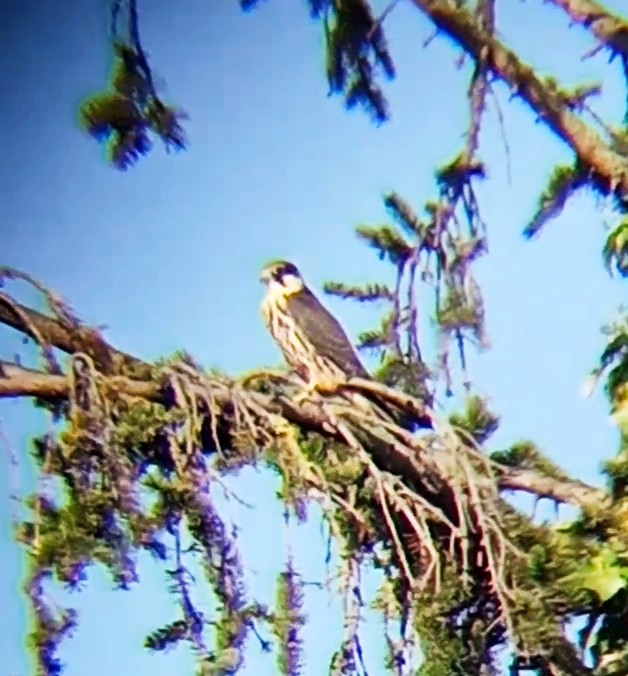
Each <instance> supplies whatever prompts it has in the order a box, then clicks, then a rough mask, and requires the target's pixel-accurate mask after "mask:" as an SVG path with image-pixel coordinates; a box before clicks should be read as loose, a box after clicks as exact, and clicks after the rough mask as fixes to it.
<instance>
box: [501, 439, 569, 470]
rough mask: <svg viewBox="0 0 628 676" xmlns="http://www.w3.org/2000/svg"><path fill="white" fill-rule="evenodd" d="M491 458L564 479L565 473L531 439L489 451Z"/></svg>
mask: <svg viewBox="0 0 628 676" xmlns="http://www.w3.org/2000/svg"><path fill="white" fill-rule="evenodd" d="M491 460H494V461H495V462H498V463H499V464H500V465H505V466H506V467H516V468H518V469H534V470H537V471H538V472H540V473H541V474H542V475H544V476H548V477H553V478H555V479H565V478H567V476H568V475H567V474H566V473H565V472H563V470H561V469H560V467H558V465H556V464H555V463H553V462H552V461H551V460H550V459H549V458H548V457H547V456H545V455H544V454H543V453H542V452H541V451H540V450H539V448H538V447H537V446H536V444H534V443H533V442H532V441H519V442H517V443H516V444H513V445H512V446H511V447H510V448H509V449H507V450H504V451H495V452H493V453H491Z"/></svg>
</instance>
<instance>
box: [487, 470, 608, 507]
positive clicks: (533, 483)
mask: <svg viewBox="0 0 628 676" xmlns="http://www.w3.org/2000/svg"><path fill="white" fill-rule="evenodd" d="M497 483H498V485H499V487H500V488H501V489H512V490H515V491H523V492H525V493H532V494H534V495H536V496H537V497H539V498H549V499H551V500H556V501H557V502H566V503H569V504H572V505H579V506H580V507H583V508H585V509H586V508H596V507H599V506H600V505H602V504H604V502H606V500H608V494H607V493H606V492H605V491H603V490H601V489H599V488H594V487H593V486H589V485H588V484H585V483H584V482H582V481H576V480H571V481H564V480H562V479H554V478H552V477H548V476H543V475H542V474H539V473H538V472H535V471H534V470H530V469H517V468H514V467H502V466H500V467H499V470H498V479H497Z"/></svg>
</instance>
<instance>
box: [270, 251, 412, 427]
mask: <svg viewBox="0 0 628 676" xmlns="http://www.w3.org/2000/svg"><path fill="white" fill-rule="evenodd" d="M260 280H261V281H262V282H263V283H264V284H265V285H266V296H265V298H264V300H263V301H262V316H263V318H264V323H265V324H266V327H267V328H268V330H269V331H270V334H271V335H272V337H273V338H274V340H275V342H276V343H277V345H278V346H279V348H280V350H281V351H282V353H283V355H284V357H285V359H286V361H287V362H288V364H289V365H290V366H291V367H292V368H293V369H294V370H295V371H296V373H297V374H298V375H299V376H300V377H301V378H302V379H303V380H304V381H305V383H306V385H307V387H308V389H310V390H318V391H321V392H322V391H324V390H325V389H327V390H330V389H332V390H333V388H334V386H335V385H337V384H339V383H343V382H346V381H347V380H348V379H350V378H364V379H366V380H372V378H371V375H370V374H369V372H368V371H367V370H366V369H365V368H364V366H363V365H362V362H361V361H360V359H359V358H358V356H357V354H356V352H355V350H354V348H353V346H352V344H351V341H350V340H349V338H348V337H347V334H346V333H345V331H344V329H343V328H342V326H341V325H340V324H339V322H338V321H337V319H336V318H335V317H334V316H333V315H332V314H331V313H330V312H329V311H328V310H327V309H326V308H325V307H324V306H323V305H322V304H321V302H320V301H319V300H318V298H317V297H316V296H315V295H314V294H313V293H312V292H311V291H310V289H309V288H308V287H307V285H306V284H305V282H304V281H303V277H302V276H301V273H300V272H299V269H298V268H297V267H296V265H294V264H293V263H290V262H288V261H274V262H272V263H268V264H267V265H265V266H264V268H263V269H262V273H261V276H260ZM363 396H364V397H366V398H367V399H369V400H371V402H373V403H376V405H377V406H378V407H379V408H380V409H383V410H384V411H385V412H386V413H387V414H388V415H389V416H390V417H391V418H392V419H393V420H395V421H396V422H398V424H400V425H402V426H403V427H406V428H407V429H409V430H410V429H412V428H413V425H412V422H411V421H410V420H408V417H407V416H406V415H404V414H403V413H402V412H401V411H398V410H395V412H394V413H393V412H391V410H390V409H391V404H389V403H388V402H383V401H381V400H380V399H379V398H378V397H377V395H374V394H371V393H368V394H366V393H364V395H363Z"/></svg>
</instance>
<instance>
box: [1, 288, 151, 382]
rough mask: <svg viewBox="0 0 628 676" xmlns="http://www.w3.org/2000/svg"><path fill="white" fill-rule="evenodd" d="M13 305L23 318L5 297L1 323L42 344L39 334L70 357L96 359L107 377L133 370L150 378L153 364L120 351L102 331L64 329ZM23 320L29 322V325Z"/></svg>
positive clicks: (34, 313) (42, 316)
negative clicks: (81, 355)
mask: <svg viewBox="0 0 628 676" xmlns="http://www.w3.org/2000/svg"><path fill="white" fill-rule="evenodd" d="M12 305H14V306H15V307H16V308H17V309H18V311H19V314H18V313H17V312H15V310H14V309H13V307H12V306H11V305H9V304H8V303H6V302H5V301H4V298H3V294H0V323H2V324H6V325H7V326H10V327H11V328H13V329H15V330H16V331H19V332H20V333H24V334H26V335H27V336H29V337H30V338H33V339H34V340H38V336H37V335H36V333H37V334H39V337H41V338H42V339H43V340H44V341H45V342H46V343H47V344H48V345H50V346H52V347H56V348H57V349H59V350H61V351H62V352H65V353H67V354H74V353H76V352H84V353H85V354H88V355H89V356H90V357H92V359H93V360H94V363H95V364H96V366H97V367H98V369H99V370H100V371H101V372H102V373H104V374H107V375H109V374H112V373H118V372H120V371H123V370H129V369H130V370H132V371H133V372H134V373H137V375H138V376H149V374H150V365H149V364H147V363H146V362H143V361H142V360H140V359H137V358H136V357H133V356H131V355H130V354H126V353H125V352H121V351H120V350H116V349H115V348H114V347H112V346H111V345H109V343H107V341H105V340H104V339H103V338H102V336H101V335H100V334H99V333H98V331H96V330H94V329H92V328H89V327H87V326H84V325H81V324H77V325H76V326H69V325H64V324H62V323H61V322H59V321H57V320H56V319H53V318H51V317H48V316H47V315H45V314H42V313H41V312H37V310H32V309H31V308H28V307H26V306H24V305H21V304H20V303H17V302H15V301H13V302H12ZM20 315H21V316H20ZM23 318H25V319H26V320H27V321H26V322H25V321H24V319H23ZM33 328H35V332H34V331H33Z"/></svg>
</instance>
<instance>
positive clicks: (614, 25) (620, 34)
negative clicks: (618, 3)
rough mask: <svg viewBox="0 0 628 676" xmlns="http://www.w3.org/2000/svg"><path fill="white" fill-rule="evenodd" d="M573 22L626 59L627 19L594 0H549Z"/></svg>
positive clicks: (627, 48) (627, 44)
mask: <svg viewBox="0 0 628 676" xmlns="http://www.w3.org/2000/svg"><path fill="white" fill-rule="evenodd" d="M549 2H550V3H551V4H552V5H556V6H557V7H560V8H561V9H562V10H563V11H564V12H565V13H566V14H568V15H569V18H570V19H571V21H573V22H574V23H576V24H578V25H579V26H582V27H583V28H585V29H586V30H588V31H590V32H591V33H593V35H595V37H596V38H597V39H598V40H599V41H600V42H601V43H602V44H603V45H605V46H606V47H608V48H609V49H610V50H611V51H612V52H613V53H614V54H619V55H621V56H622V57H623V58H624V59H628V20H626V19H625V18H622V17H620V16H617V15H616V14H613V12H611V11H610V10H609V9H608V7H605V6H604V5H602V4H600V3H599V2H595V0H549Z"/></svg>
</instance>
